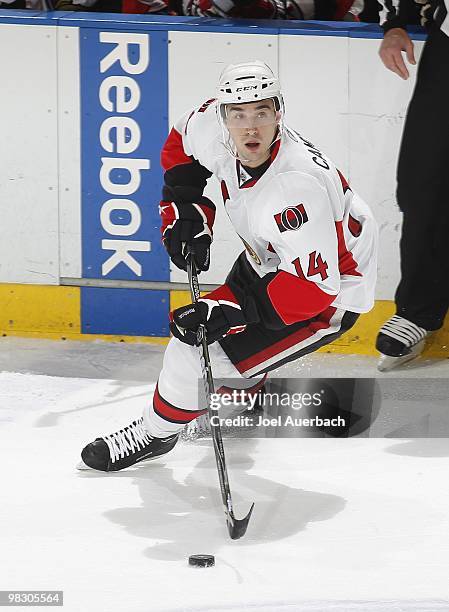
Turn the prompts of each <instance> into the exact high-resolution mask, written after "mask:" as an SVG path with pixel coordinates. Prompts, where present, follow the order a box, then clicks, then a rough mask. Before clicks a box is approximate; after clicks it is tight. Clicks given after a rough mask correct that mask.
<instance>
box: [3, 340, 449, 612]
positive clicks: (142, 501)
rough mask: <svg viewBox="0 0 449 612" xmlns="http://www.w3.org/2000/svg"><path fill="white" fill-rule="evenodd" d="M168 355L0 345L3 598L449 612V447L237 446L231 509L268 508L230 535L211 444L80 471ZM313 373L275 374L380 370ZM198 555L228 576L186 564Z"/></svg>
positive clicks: (361, 364) (349, 369) (137, 404)
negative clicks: (110, 469)
mask: <svg viewBox="0 0 449 612" xmlns="http://www.w3.org/2000/svg"><path fill="white" fill-rule="evenodd" d="M161 355H162V349H160V348H158V347H152V346H148V345H107V344H103V343H91V344H89V343H86V344H83V343H61V342H60V343H53V342H49V341H48V342H46V341H38V340H34V341H30V340H14V339H9V338H5V339H2V340H1V341H0V372H1V373H0V461H1V502H0V525H1V542H0V568H1V573H0V576H1V578H0V589H3V590H6V589H7V590H11V589H39V590H42V589H62V590H64V597H65V603H64V608H63V609H64V610H67V611H70V612H72V611H73V612H81V611H83V612H84V611H86V612H97V611H103V610H104V611H105V612H140V611H142V612H144V611H145V612H148V611H156V612H158V611H161V612H162V611H173V612H174V611H181V610H185V611H193V610H195V611H204V612H206V611H208V612H212V611H215V610H217V611H218V610H220V611H221V612H225V611H228V610H233V611H235V610H242V611H243V610H251V611H254V612H261V611H264V612H268V611H270V612H271V611H277V610H279V611H288V612H291V611H303V612H305V611H310V612H312V611H313V612H317V611H321V610H326V611H327V610H330V611H333V610H335V611H337V610H338V612H341V611H343V610H348V611H360V612H365V611H369V612H374V611H376V612H377V611H380V610H382V611H386V610H388V611H400V610H414V611H417V612H418V611H419V612H431V611H433V610H446V611H447V610H449V578H448V576H449V572H448V567H449V512H448V509H449V487H448V484H447V482H448V473H449V444H448V440H447V439H434V440H427V439H418V440H392V439H369V438H355V439H311V438H308V439H301V440H298V439H247V440H244V439H227V440H226V441H225V445H226V453H227V459H228V468H229V472H230V479H231V486H232V490H233V496H234V503H235V508H236V514H237V515H238V516H242V515H243V514H244V513H245V512H246V511H247V509H248V507H249V503H250V502H251V501H255V503H256V506H255V510H254V514H253V518H252V519H251V522H250V525H249V527H248V532H247V535H246V536H245V537H244V538H243V539H241V540H239V541H234V542H233V541H230V540H229V538H228V536H227V531H226V528H225V523H224V517H223V513H222V508H221V500H220V496H219V493H218V482H217V475H216V468H215V462H214V457H213V451H212V449H211V444H210V441H208V440H200V441H198V442H196V443H194V444H192V443H190V444H189V443H182V444H179V445H178V446H177V447H176V449H175V450H174V451H173V452H172V453H171V454H169V455H167V457H166V458H164V459H161V460H158V461H155V462H151V463H148V464H147V465H141V466H139V467H138V468H134V469H130V470H128V471H126V472H121V473H115V474H99V473H94V472H89V473H86V472H78V471H76V470H75V469H74V466H75V464H76V462H77V461H78V457H79V451H80V449H81V448H82V446H83V445H84V444H85V443H86V442H88V441H90V440H91V439H93V438H94V437H96V436H97V435H101V434H105V433H110V432H111V431H113V430H115V429H116V428H117V427H118V426H122V425H124V424H126V423H128V422H129V421H130V420H131V419H132V418H133V417H135V416H139V415H140V413H141V411H142V409H143V407H144V406H145V405H146V403H147V402H148V401H149V398H150V397H151V391H152V389H153V388H154V382H155V380H156V377H157V371H158V369H159V366H160V361H161ZM302 364H303V365H300V364H299V363H298V364H296V366H295V367H296V370H295V367H293V366H290V370H289V372H285V371H279V372H278V375H289V374H290V375H292V376H294V375H295V371H296V372H298V371H299V370H301V374H302V375H304V376H310V375H311V373H312V372H314V373H315V375H319V376H333V375H336V376H355V375H359V376H372V375H374V374H375V360H374V359H370V358H362V357H359V356H358V357H354V358H352V357H335V356H331V355H314V356H310V357H307V358H306V360H304V361H303V362H302ZM446 364H447V361H446V362H439V363H435V364H433V363H430V362H429V363H428V364H427V366H426V367H422V368H420V370H419V376H420V377H423V376H430V377H432V376H433V377H443V376H447V374H446V373H445V372H446V370H447V365H446ZM416 372H417V370H414V371H413V370H412V369H405V370H404V372H403V373H402V374H401V375H405V376H406V377H416V376H417V373H416ZM395 375H396V376H397V375H398V373H396V374H395ZM430 382H431V381H429V383H430ZM408 384H409V385H413V382H412V381H410V382H409V383H408ZM410 388H411V387H409V389H410ZM195 553H210V554H214V555H215V558H216V566H215V567H214V568H208V569H193V568H190V567H188V565H187V558H188V556H189V555H191V554H195ZM27 609H28V608H27Z"/></svg>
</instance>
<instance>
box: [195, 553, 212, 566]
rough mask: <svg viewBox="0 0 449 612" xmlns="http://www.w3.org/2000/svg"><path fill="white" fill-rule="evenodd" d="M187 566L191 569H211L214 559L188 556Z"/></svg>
mask: <svg viewBox="0 0 449 612" xmlns="http://www.w3.org/2000/svg"><path fill="white" fill-rule="evenodd" d="M189 565H191V566H192V567H213V566H214V565H215V557H214V555H190V557H189Z"/></svg>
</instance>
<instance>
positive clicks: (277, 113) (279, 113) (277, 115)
mask: <svg viewBox="0 0 449 612" xmlns="http://www.w3.org/2000/svg"><path fill="white" fill-rule="evenodd" d="M280 120H281V112H280V111H276V123H279V122H280Z"/></svg>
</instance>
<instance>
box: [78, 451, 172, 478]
mask: <svg viewBox="0 0 449 612" xmlns="http://www.w3.org/2000/svg"><path fill="white" fill-rule="evenodd" d="M156 459H160V456H159V455H157V456H156V457H147V458H145V459H142V460H141V461H136V463H134V464H133V465H130V466H128V467H126V468H123V469H121V470H115V471H116V472H123V471H125V470H129V469H131V468H134V467H136V466H138V465H145V464H146V463H147V462H150V461H155V460H156ZM75 467H76V469H77V470H80V471H81V472H83V471H89V472H98V473H99V474H113V473H114V470H109V471H105V470H96V469H95V468H91V467H90V466H88V465H87V464H86V463H84V461H83V460H81V461H80V462H79V463H77V465H76V466H75Z"/></svg>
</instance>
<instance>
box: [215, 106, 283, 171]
mask: <svg viewBox="0 0 449 612" xmlns="http://www.w3.org/2000/svg"><path fill="white" fill-rule="evenodd" d="M279 118H280V114H279V113H277V112H276V110H275V108H274V102H273V100H271V99H268V100H260V102H246V103H245V104H228V105H227V106H226V127H227V128H228V130H229V133H230V135H231V138H232V140H233V142H234V144H235V147H236V149H237V153H238V156H239V158H240V159H242V160H245V161H244V164H245V166H249V167H250V168H256V167H257V166H260V164H263V163H264V162H265V161H266V160H267V159H268V158H269V157H270V147H271V144H272V143H273V140H274V138H275V134H276V130H277V126H278V123H279Z"/></svg>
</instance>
